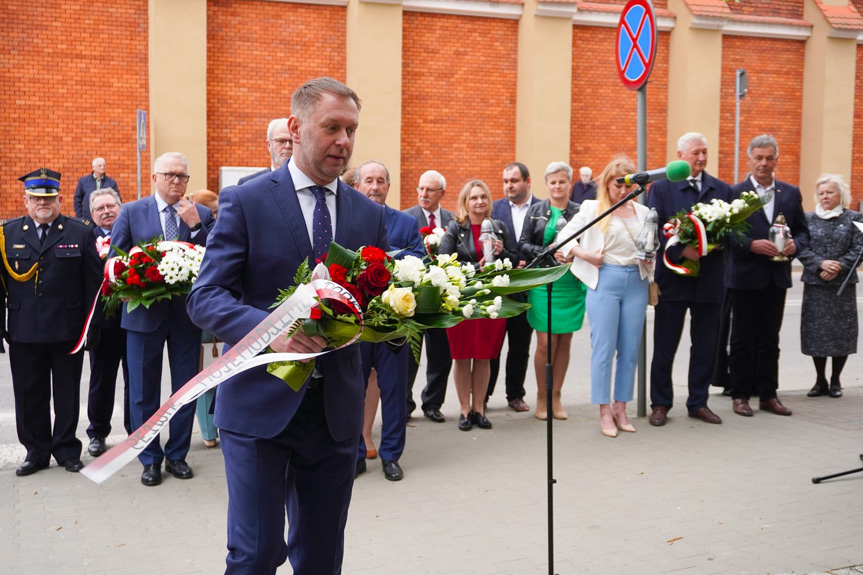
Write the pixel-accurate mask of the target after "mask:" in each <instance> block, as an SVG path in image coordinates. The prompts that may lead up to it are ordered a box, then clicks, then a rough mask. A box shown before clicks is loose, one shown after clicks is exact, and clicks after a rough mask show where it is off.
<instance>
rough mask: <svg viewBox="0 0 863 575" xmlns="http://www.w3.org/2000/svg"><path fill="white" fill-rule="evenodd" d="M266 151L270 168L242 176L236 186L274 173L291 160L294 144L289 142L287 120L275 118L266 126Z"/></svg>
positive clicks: (289, 134)
mask: <svg viewBox="0 0 863 575" xmlns="http://www.w3.org/2000/svg"><path fill="white" fill-rule="evenodd" d="M267 151H268V152H270V160H271V161H270V168H269V169H268V170H261V171H260V172H255V173H254V174H249V175H248V176H243V177H242V178H240V180H239V181H238V182H237V184H238V185H239V184H245V183H246V182H248V181H249V180H251V179H254V178H257V177H258V176H262V175H264V174H269V173H270V172H274V171H275V170H277V169H278V168H281V167H282V165H284V163H285V162H287V161H288V160H289V159H291V154H292V153H293V151H294V142H293V141H291V133H290V132H289V131H288V119H287V118H276V119H275V120H273V121H271V122H270V125H269V126H267Z"/></svg>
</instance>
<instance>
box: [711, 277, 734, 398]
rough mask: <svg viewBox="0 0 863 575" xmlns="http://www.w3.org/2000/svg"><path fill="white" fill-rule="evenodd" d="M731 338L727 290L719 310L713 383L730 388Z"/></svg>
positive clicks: (729, 305)
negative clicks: (729, 352) (729, 350)
mask: <svg viewBox="0 0 863 575" xmlns="http://www.w3.org/2000/svg"><path fill="white" fill-rule="evenodd" d="M730 338H731V292H730V291H729V290H725V297H724V298H723V300H722V309H721V310H720V312H719V336H718V339H717V341H716V361H714V363H713V385H715V386H716V387H724V388H730V387H731V381H730V375H729V373H728V345H729V342H730Z"/></svg>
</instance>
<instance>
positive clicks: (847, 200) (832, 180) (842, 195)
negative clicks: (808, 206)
mask: <svg viewBox="0 0 863 575" xmlns="http://www.w3.org/2000/svg"><path fill="white" fill-rule="evenodd" d="M757 147H759V148H763V147H764V146H757ZM777 155H778V154H777ZM824 184H836V187H837V188H839V204H840V205H841V206H842V207H843V208H845V209H848V206H850V205H851V188H850V187H848V184H847V183H845V178H843V177H842V176H841V175H839V174H821V175H820V176H818V179H817V180H815V193H814V194H813V197H814V198H815V203H816V204H817V203H818V188H820V187H821V186H822V185H824Z"/></svg>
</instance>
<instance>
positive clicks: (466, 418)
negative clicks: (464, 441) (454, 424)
mask: <svg viewBox="0 0 863 575" xmlns="http://www.w3.org/2000/svg"><path fill="white" fill-rule="evenodd" d="M471 414H472V413H469V414H467V415H465V414H461V415H459V416H458V428H459V429H461V430H462V431H470V430H471V429H473V422H472V421H471V419H472V418H471Z"/></svg>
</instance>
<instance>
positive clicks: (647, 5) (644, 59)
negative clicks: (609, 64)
mask: <svg viewBox="0 0 863 575" xmlns="http://www.w3.org/2000/svg"><path fill="white" fill-rule="evenodd" d="M616 45H617V52H616V54H615V55H616V59H617V73H618V74H619V75H620V80H621V81H622V82H623V85H624V86H626V87H627V88H629V89H630V90H638V89H639V88H641V87H642V86H643V85H644V83H645V82H647V79H648V78H649V77H650V72H651V70H653V63H654V62H655V61H656V18H655V16H654V14H653V4H652V3H651V2H650V0H629V2H627V3H626V6H624V7H623V12H621V14H620V22H619V23H618V25H617V42H616Z"/></svg>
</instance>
